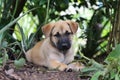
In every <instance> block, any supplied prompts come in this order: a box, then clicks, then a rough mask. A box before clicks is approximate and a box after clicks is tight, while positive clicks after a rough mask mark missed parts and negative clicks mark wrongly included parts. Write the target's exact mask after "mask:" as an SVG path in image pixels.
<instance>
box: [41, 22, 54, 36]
mask: <svg viewBox="0 0 120 80" xmlns="http://www.w3.org/2000/svg"><path fill="white" fill-rule="evenodd" d="M53 27H54V23H48V24H46V25H44V26H43V27H42V32H43V34H44V35H45V37H49V36H50V33H51V30H52V28H53Z"/></svg>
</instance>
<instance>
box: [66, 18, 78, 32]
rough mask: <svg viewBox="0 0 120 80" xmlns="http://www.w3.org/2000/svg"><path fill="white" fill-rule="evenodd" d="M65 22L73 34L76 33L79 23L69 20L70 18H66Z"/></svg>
mask: <svg viewBox="0 0 120 80" xmlns="http://www.w3.org/2000/svg"><path fill="white" fill-rule="evenodd" d="M66 22H67V24H68V25H69V26H70V29H71V31H72V33H73V34H74V33H76V32H77V30H78V26H79V24H78V23H77V22H74V21H70V20H67V21H66Z"/></svg>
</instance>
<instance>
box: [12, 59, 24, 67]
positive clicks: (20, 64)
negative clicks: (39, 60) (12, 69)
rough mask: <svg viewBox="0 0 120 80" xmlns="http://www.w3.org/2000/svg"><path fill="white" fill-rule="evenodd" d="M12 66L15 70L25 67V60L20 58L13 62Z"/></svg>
mask: <svg viewBox="0 0 120 80" xmlns="http://www.w3.org/2000/svg"><path fill="white" fill-rule="evenodd" d="M14 65H15V66H16V68H20V67H23V66H24V65H25V59H24V58H20V59H19V60H15V61H14Z"/></svg>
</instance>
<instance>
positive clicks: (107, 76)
mask: <svg viewBox="0 0 120 80" xmlns="http://www.w3.org/2000/svg"><path fill="white" fill-rule="evenodd" d="M119 53H120V44H118V45H117V46H116V47H115V49H114V50H113V51H112V52H111V53H110V54H109V55H108V56H107V58H106V60H105V64H100V63H98V62H96V61H94V60H90V61H89V62H90V64H91V66H89V67H86V68H84V69H83V70H81V72H82V73H83V74H84V75H88V76H90V77H91V79H90V80H120V54H119Z"/></svg>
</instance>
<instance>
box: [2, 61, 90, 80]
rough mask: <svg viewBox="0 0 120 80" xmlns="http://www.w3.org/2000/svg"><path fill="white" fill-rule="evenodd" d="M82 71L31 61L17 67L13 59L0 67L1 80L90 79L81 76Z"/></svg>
mask: <svg viewBox="0 0 120 80" xmlns="http://www.w3.org/2000/svg"><path fill="white" fill-rule="evenodd" d="M79 74H80V72H74V71H71V72H65V71H57V70H51V71H50V70H48V69H47V68H45V67H40V66H37V65H34V64H31V63H27V64H26V65H25V66H24V67H21V68H19V69H17V68H16V67H15V66H14V64H13V61H9V62H8V63H7V64H6V65H5V66H4V68H0V80H89V79H82V78H80V77H79Z"/></svg>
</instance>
